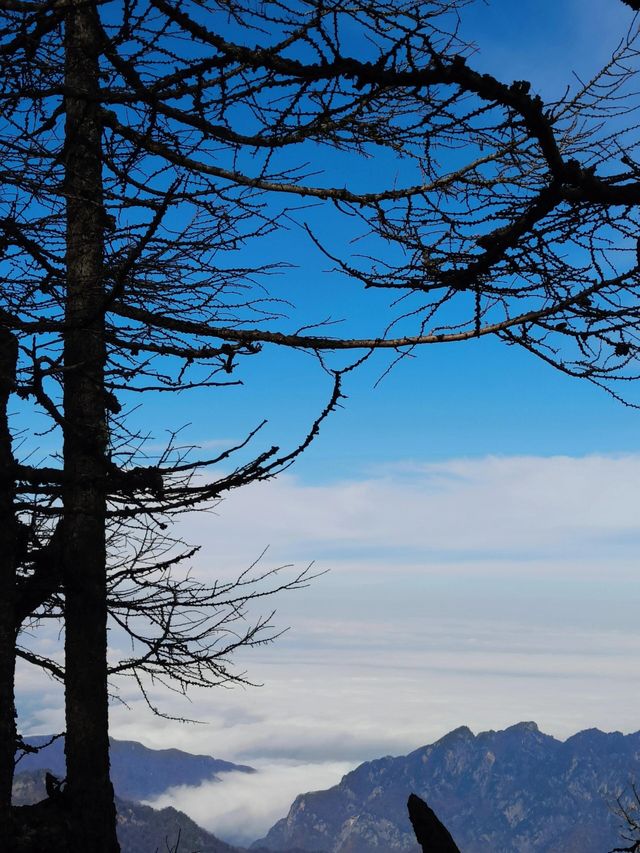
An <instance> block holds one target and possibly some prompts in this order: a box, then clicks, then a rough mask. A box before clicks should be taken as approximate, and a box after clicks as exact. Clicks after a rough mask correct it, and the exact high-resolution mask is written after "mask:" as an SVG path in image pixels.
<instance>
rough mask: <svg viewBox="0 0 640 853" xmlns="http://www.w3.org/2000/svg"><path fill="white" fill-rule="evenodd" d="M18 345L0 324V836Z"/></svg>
mask: <svg viewBox="0 0 640 853" xmlns="http://www.w3.org/2000/svg"><path fill="white" fill-rule="evenodd" d="M17 355H18V346H17V342H16V339H15V338H14V336H13V335H12V334H11V333H10V332H9V331H7V330H6V329H1V328H0V839H3V840H7V839H8V838H9V837H10V821H11V785H12V782H13V769H14V756H15V749H16V718H15V705H14V675H15V664H16V653H15V642H16V613H15V603H16V544H17V542H16V540H17V536H16V534H17V519H16V516H15V507H14V473H13V470H12V468H13V453H12V450H11V432H10V430H9V422H8V417H7V405H8V402H9V397H10V396H11V391H12V390H13V385H14V382H15V371H16V361H17Z"/></svg>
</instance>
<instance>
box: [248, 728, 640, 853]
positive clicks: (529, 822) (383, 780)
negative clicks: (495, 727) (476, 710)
mask: <svg viewBox="0 0 640 853" xmlns="http://www.w3.org/2000/svg"><path fill="white" fill-rule="evenodd" d="M633 780H636V781H637V782H639V783H640V732H638V733H636V734H632V735H626V736H625V735H622V734H620V733H619V732H614V733H612V734H605V733H603V732H601V731H599V730H597V729H590V730H588V731H583V732H580V733H579V734H577V735H574V736H573V737H571V738H569V739H568V740H567V741H564V742H562V741H559V740H556V739H555V738H553V737H550V736H549V735H545V734H543V733H542V732H540V730H539V729H538V727H537V726H536V724H535V723H519V724H518V725H515V726H512V727H511V728H508V729H506V730H504V731H498V732H495V731H489V732H483V733H482V734H479V735H474V734H473V733H472V732H471V731H470V730H469V729H468V728H464V727H463V728H459V729H456V730H455V731H453V732H451V733H450V734H448V735H446V736H445V737H443V738H442V739H441V740H439V741H437V742H436V743H434V744H432V745H430V746H424V747H421V748H420V749H417V750H416V751H415V752H412V753H410V754H409V755H407V756H403V757H400V758H390V757H388V758H381V759H378V760H377V761H370V762H367V763H366V764H361V765H360V766H359V767H357V768H356V769H355V770H353V771H352V772H351V773H348V774H347V775H346V776H344V777H343V779H342V781H341V782H340V783H339V784H338V785H336V786H335V787H333V788H330V789H329V790H327V791H317V792H314V793H310V794H301V795H300V796H298V797H297V798H296V800H295V801H294V803H293V805H292V806H291V809H290V810H289V814H288V815H287V817H286V818H283V819H282V820H280V821H278V822H277V823H276V824H275V825H274V826H273V827H272V828H271V830H270V831H269V832H268V834H267V835H266V837H265V838H263V839H261V840H260V841H257V842H256V843H255V844H254V845H253V846H254V848H258V847H260V848H262V847H264V848H267V849H268V850H272V851H284V850H286V849H287V848H290V847H294V846H295V847H300V848H302V849H303V850H307V851H311V850H321V851H324V853H418V849H419V848H418V847H417V844H416V840H415V837H414V835H413V832H412V830H411V825H410V823H409V820H408V817H407V808H406V802H407V798H408V796H409V794H410V793H412V792H414V793H416V794H418V796H420V797H422V798H423V799H424V800H426V801H427V802H428V803H429V805H430V806H431V807H432V808H433V809H434V811H435V812H436V814H437V815H438V817H439V818H440V819H441V820H442V822H443V823H444V824H445V825H446V827H447V828H448V829H449V831H450V832H451V834H452V835H453V838H454V839H455V841H456V843H457V844H458V846H459V848H460V850H461V851H462V853H607V851H609V850H611V849H612V848H613V847H616V846H621V844H620V841H621V839H620V820H619V819H618V818H617V816H616V815H615V814H614V809H615V807H616V797H617V796H619V795H621V794H623V793H624V792H625V791H626V792H630V785H631V782H632V781H633Z"/></svg>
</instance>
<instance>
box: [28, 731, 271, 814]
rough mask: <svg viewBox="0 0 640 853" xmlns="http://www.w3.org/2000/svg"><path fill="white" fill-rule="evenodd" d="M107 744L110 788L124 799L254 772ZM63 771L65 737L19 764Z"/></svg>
mask: <svg viewBox="0 0 640 853" xmlns="http://www.w3.org/2000/svg"><path fill="white" fill-rule="evenodd" d="M50 739H51V738H50V737H48V736H37V737H30V738H28V739H27V740H28V742H29V743H30V744H32V745H33V746H41V745H42V744H44V743H47V741H49V740H50ZM110 743H111V779H112V781H113V787H114V789H115V792H116V794H117V795H118V796H119V797H122V798H123V799H126V800H146V799H149V798H151V797H154V796H157V795H158V794H161V793H162V792H163V791H166V790H167V788H171V787H173V786H175V785H199V784H200V783H201V782H204V781H211V780H212V779H213V778H214V777H216V776H217V775H218V774H219V773H229V772H230V771H232V770H235V771H239V772H241V773H255V770H254V769H253V767H247V766H245V765H243V764H232V763H231V762H230V761H222V760H221V759H219V758H212V757H211V756H210V755H191V754H190V753H188V752H181V750H179V749H148V748H147V747H146V746H143V745H142V744H141V743H137V742H136V741H130V740H114V739H113V738H111V739H110ZM64 768H65V763H64V738H58V740H56V741H54V742H53V743H52V744H51V746H48V747H46V748H45V749H42V750H41V751H40V752H37V753H34V754H27V755H25V756H24V757H23V758H22V759H21V760H20V762H19V764H18V771H33V770H44V769H46V770H50V771H51V772H52V773H53V774H54V775H55V776H59V777H60V778H62V777H63V776H64V775H65V769H64Z"/></svg>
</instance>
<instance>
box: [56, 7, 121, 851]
mask: <svg viewBox="0 0 640 853" xmlns="http://www.w3.org/2000/svg"><path fill="white" fill-rule="evenodd" d="M65 48H66V68H65V82H66V91H67V96H66V128H65V140H66V142H65V170H66V174H65V191H66V195H67V297H66V329H65V342H64V363H65V371H66V372H65V387H64V417H65V429H64V471H65V490H64V534H63V537H64V557H63V571H64V587H65V624H66V640H65V655H66V679H65V686H66V723H67V736H66V756H67V786H68V796H69V802H70V806H71V810H72V832H73V837H74V840H73V850H74V853H76V851H77V853H80V851H82V853H87V851H91V853H114V851H118V850H119V846H118V842H117V839H116V831H115V826H116V815H115V806H114V800H113V788H112V785H111V781H110V778H109V740H108V691H107V602H106V570H105V563H106V557H105V515H106V512H105V510H106V501H105V464H106V452H107V444H108V429H107V422H106V416H105V389H104V369H105V338H104V307H105V295H104V282H103V254H104V236H103V229H104V209H103V191H102V156H101V146H102V127H101V119H100V108H99V54H100V28H99V25H98V19H97V11H96V7H95V5H94V4H93V3H91V2H86V0H71V2H70V5H69V7H68V11H67V15H66V31H65Z"/></svg>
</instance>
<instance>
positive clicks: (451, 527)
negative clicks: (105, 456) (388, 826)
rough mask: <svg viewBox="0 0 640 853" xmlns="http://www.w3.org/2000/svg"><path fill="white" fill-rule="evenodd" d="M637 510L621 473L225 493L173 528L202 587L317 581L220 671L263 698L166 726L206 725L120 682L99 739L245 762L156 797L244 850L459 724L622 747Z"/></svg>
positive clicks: (590, 465) (522, 465) (402, 478)
mask: <svg viewBox="0 0 640 853" xmlns="http://www.w3.org/2000/svg"><path fill="white" fill-rule="evenodd" d="M638 506H640V456H625V457H615V458H614V457H605V456H592V457H586V458H570V457H555V458H534V457H511V458H507V457H505V458H495V457H489V458H484V459H473V460H465V459H459V460H451V461H449V462H446V463H440V464H430V465H418V464H413V463H407V464H406V465H403V466H396V467H394V468H389V469H385V470H380V471H377V472H374V473H373V474H372V475H371V476H370V477H369V478H368V479H364V480H360V481H350V482H338V483H334V484H328V485H322V486H317V485H315V486H311V485H305V484H304V483H301V482H299V481H298V480H296V479H295V478H293V477H283V478H280V479H279V480H278V481H276V482H273V483H266V484H261V485H259V486H255V487H252V488H248V489H245V490H241V491H238V492H237V493H235V494H233V495H231V496H230V497H229V499H228V500H226V501H225V502H223V503H222V504H221V505H220V506H219V507H218V509H217V512H216V514H215V515H213V514H210V515H205V516H199V517H193V518H190V519H187V520H185V522H184V525H183V530H182V532H183V534H184V536H185V538H187V539H188V540H189V541H192V542H194V543H201V544H202V545H203V549H202V552H201V554H200V555H199V557H198V564H197V566H196V567H195V568H196V571H197V572H198V573H199V574H200V575H201V576H203V577H207V578H208V579H210V580H213V579H214V578H216V577H228V576H230V575H233V574H235V573H237V572H239V571H241V570H242V569H243V568H244V567H245V566H246V565H248V564H249V563H251V562H252V561H253V559H254V558H255V557H256V555H257V554H258V553H260V551H262V549H263V548H264V547H265V545H268V544H270V545H271V550H270V552H269V554H268V555H267V557H266V558H265V565H277V564H279V563H284V562H291V561H297V562H298V564H299V565H303V564H304V563H306V562H307V561H310V560H312V559H314V558H316V559H317V560H318V568H319V569H329V570H330V572H329V574H327V575H325V576H323V577H321V578H319V579H318V580H317V581H315V582H314V583H313V584H312V585H311V587H310V588H309V589H306V590H302V591H299V592H296V593H292V594H289V595H285V596H281V597H280V598H279V599H278V602H277V606H278V610H279V613H278V617H277V621H278V624H279V625H281V626H286V625H290V626H291V631H290V632H288V633H287V634H286V635H285V636H284V637H283V638H282V639H281V640H279V641H278V642H277V643H276V644H274V645H272V646H269V647H266V648H263V649H257V650H254V651H252V652H250V653H249V652H247V653H241V654H240V655H239V657H238V666H239V667H240V668H241V669H243V670H244V669H246V670H247V671H248V674H249V676H250V677H251V678H252V679H253V680H255V681H257V682H260V683H263V684H264V687H262V688H260V689H247V690H231V691H225V690H210V691H197V692H194V694H193V695H192V696H191V703H190V704H189V703H188V702H187V701H186V700H184V699H183V698H182V697H179V696H175V695H173V694H168V693H166V691H165V692H164V693H162V692H161V691H160V690H159V689H158V690H156V691H155V692H152V694H151V698H152V700H153V701H154V702H157V703H158V704H159V706H160V707H161V708H162V709H163V710H164V711H166V712H167V713H170V714H175V715H177V716H187V717H191V718H193V717H195V718H197V719H199V720H203V721H206V723H207V725H206V726H184V725H180V724H178V723H175V722H173V721H171V720H159V719H157V718H154V717H153V716H152V715H151V714H150V713H149V712H148V711H147V710H146V709H145V707H144V704H143V703H142V701H141V700H140V698H139V697H138V696H137V695H136V694H135V693H134V692H133V691H132V689H131V688H129V687H127V686H126V685H125V687H124V688H123V694H122V695H123V698H124V699H126V700H127V702H128V703H129V705H130V707H131V709H132V710H131V711H129V710H127V709H126V708H124V707H122V706H119V705H114V707H113V709H112V731H113V734H114V736H115V737H119V738H130V739H137V740H141V741H143V742H144V743H146V744H147V745H149V746H151V747H157V748H163V747H166V746H167V745H172V746H176V747H179V748H182V749H186V750H188V751H191V752H198V753H203V752H205V753H210V754H213V755H216V756H218V757H221V758H227V759H230V760H237V761H241V762H244V763H249V764H254V765H255V764H258V765H260V766H261V767H262V773H261V774H259V775H258V776H255V777H240V776H237V777H236V776H235V775H233V776H231V777H229V778H228V779H227V780H226V781H225V782H224V783H223V784H222V785H217V786H215V789H211V790H209V788H207V787H205V788H202V789H198V790H196V791H194V790H180V791H172V792H171V793H170V794H167V795H166V796H165V797H164V798H163V800H162V802H163V803H168V802H172V803H173V804H174V805H176V806H177V807H178V808H183V809H184V810H185V811H187V812H188V813H189V814H191V815H192V816H193V817H194V818H195V819H196V820H198V821H202V822H204V823H205V825H207V826H208V827H209V828H210V829H212V830H213V831H214V832H217V833H219V834H223V835H224V834H226V835H227V837H232V835H233V832H232V830H233V827H234V825H235V822H236V821H237V820H238V814H239V813H240V812H242V814H243V819H242V822H243V826H245V827H246V834H247V836H249V835H253V836H257V835H259V834H260V833H262V832H263V831H264V829H265V828H266V825H267V824H270V823H272V822H273V821H275V820H276V819H277V818H279V817H282V816H284V814H286V811H287V808H288V805H289V803H290V801H291V799H292V797H293V794H295V793H298V792H300V791H302V790H305V789H309V788H315V787H321V786H324V785H325V784H326V785H328V784H333V783H334V782H336V781H338V778H339V776H340V775H341V773H342V772H344V770H345V769H346V767H347V766H354V765H355V764H357V763H359V762H360V761H362V760H365V759H369V758H374V757H378V756H380V755H384V754H399V753H406V752H408V751H409V750H411V749H414V748H417V747H418V746H421V745H423V744H425V743H429V742H431V741H433V740H435V739H436V738H438V737H440V736H441V735H443V734H444V733H446V732H447V731H449V730H451V729H452V728H454V727H456V726H458V725H462V724H466V725H470V726H471V727H472V728H474V729H476V730H478V729H480V730H481V729H489V728H502V727H504V726H507V725H510V724H512V723H515V722H518V721H519V720H523V719H534V720H536V721H537V722H538V723H539V725H540V726H541V728H542V729H543V730H546V731H548V732H549V733H551V734H554V735H556V736H560V737H563V736H568V735H569V734H571V733H573V732H575V731H577V730H579V729H582V728H588V727H591V726H598V727H600V728H603V729H607V730H611V729H622V730H626V731H631V730H634V729H635V728H637V725H638V722H637V696H638V688H639V687H640V683H639V682H640V676H639V675H638V673H637V667H636V665H635V663H636V661H637V660H638V658H639V656H640V631H639V629H638V620H637V613H638V610H639V607H640V572H639V571H638V567H637V566H638V561H637V554H638V544H639V541H640V513H638ZM267 607H268V604H265V605H264V608H263V609H265V608H267ZM256 612H259V611H256ZM43 641H44V640H43ZM46 642H48V643H49V644H51V643H55V642H56V638H55V637H50V638H49V639H48V640H47V641H46ZM19 685H20V713H21V721H22V723H23V730H24V731H27V732H29V731H31V732H33V733H36V732H47V731H60V730H61V728H63V720H62V705H61V694H60V691H59V690H58V689H57V688H56V687H55V685H51V684H45V685H44V686H43V684H42V680H41V679H40V678H38V677H35V676H34V675H33V674H29V673H27V672H26V671H25V670H24V668H21V670H20V680H19ZM255 786H257V787H255ZM260 791H262V792H263V793H264V792H268V794H265V795H264V796H263V795H262V794H260V796H258V792H260ZM214 794H215V796H214ZM236 837H237V836H236ZM244 840H247V839H244Z"/></svg>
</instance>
